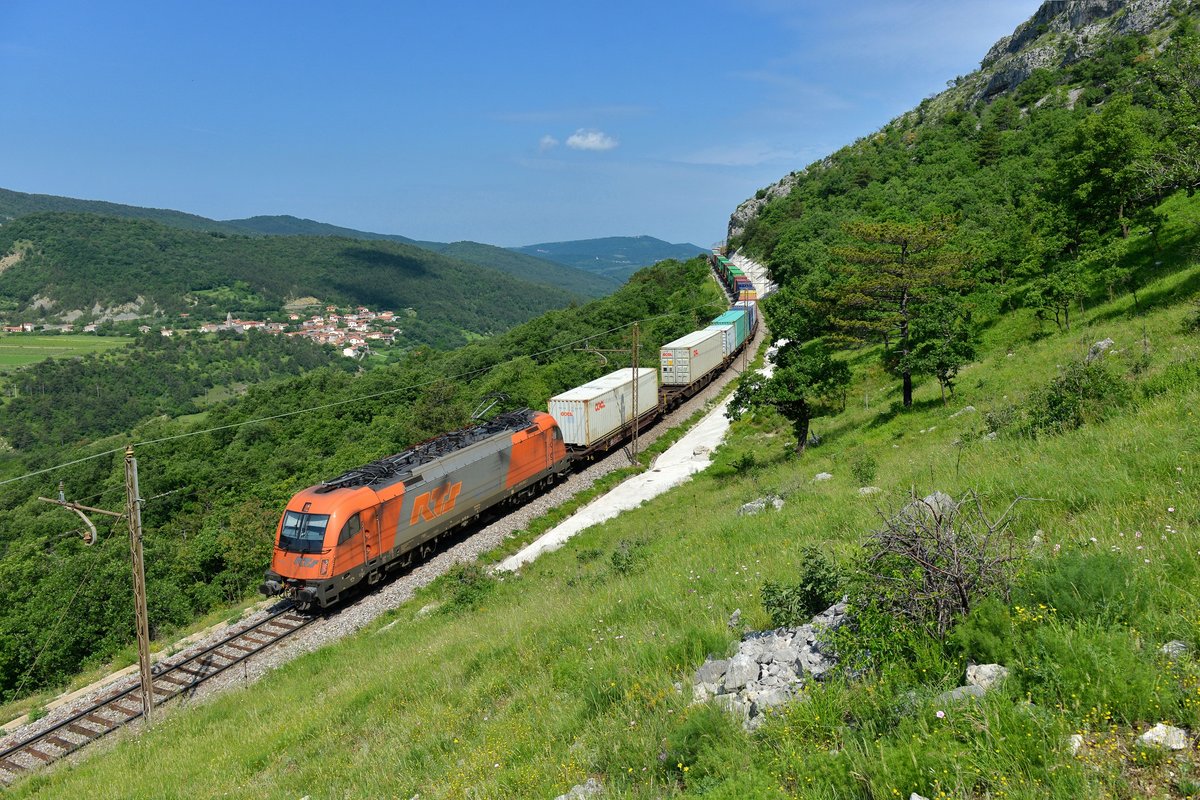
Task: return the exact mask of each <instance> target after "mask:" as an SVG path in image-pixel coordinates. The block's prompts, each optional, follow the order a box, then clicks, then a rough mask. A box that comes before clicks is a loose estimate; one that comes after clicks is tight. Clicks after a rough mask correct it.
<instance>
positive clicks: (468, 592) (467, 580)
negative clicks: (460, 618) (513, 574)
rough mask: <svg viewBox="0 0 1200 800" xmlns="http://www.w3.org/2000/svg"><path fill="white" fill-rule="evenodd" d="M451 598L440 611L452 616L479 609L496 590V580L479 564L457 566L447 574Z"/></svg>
mask: <svg viewBox="0 0 1200 800" xmlns="http://www.w3.org/2000/svg"><path fill="white" fill-rule="evenodd" d="M444 580H445V582H446V586H447V587H448V592H449V597H447V598H446V601H445V603H443V604H442V606H441V608H440V609H439V610H440V611H442V612H443V613H446V614H451V613H455V612H460V611H469V610H472V609H476V608H479V606H480V605H482V604H483V601H484V600H486V599H487V597H488V595H490V594H491V593H492V592H493V591H495V588H496V579H495V578H493V577H492V576H491V575H489V574H488V573H487V571H486V570H484V568H483V567H481V566H480V565H479V564H477V563H475V562H473V561H472V562H471V563H469V564H456V565H454V566H453V567H451V568H450V571H449V572H447V573H446V575H445V578H444Z"/></svg>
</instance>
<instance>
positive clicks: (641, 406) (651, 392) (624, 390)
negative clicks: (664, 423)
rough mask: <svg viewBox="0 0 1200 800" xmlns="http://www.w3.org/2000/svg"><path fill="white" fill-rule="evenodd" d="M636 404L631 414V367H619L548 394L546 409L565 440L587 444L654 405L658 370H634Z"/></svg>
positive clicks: (582, 444)
mask: <svg viewBox="0 0 1200 800" xmlns="http://www.w3.org/2000/svg"><path fill="white" fill-rule="evenodd" d="M637 404H638V411H637V414H634V413H633V370H632V369H619V370H617V371H616V372H610V373H609V374H608V375H605V376H603V377H600V378H597V379H596V380H594V381H591V382H589V383H585V384H584V385H583V386H578V387H576V388H574V389H570V390H569V391H566V392H563V393H562V394H559V395H555V396H554V397H551V398H550V408H549V411H550V416H552V417H554V419H555V421H556V422H557V423H558V427H559V429H560V430H561V431H562V434H563V439H564V441H566V443H567V444H570V445H575V446H577V447H590V446H591V445H593V444H595V443H596V442H598V441H601V440H602V439H604V438H605V437H607V436H610V435H612V434H613V433H616V432H617V431H618V430H619V429H620V428H621V426H622V425H625V424H626V423H628V422H631V421H632V420H633V418H634V417H635V416H638V417H640V416H642V415H643V414H645V413H647V412H649V411H651V410H652V409H653V408H654V407H655V406H657V405H658V370H655V369H650V368H649V367H644V368H641V369H639V370H638V397H637Z"/></svg>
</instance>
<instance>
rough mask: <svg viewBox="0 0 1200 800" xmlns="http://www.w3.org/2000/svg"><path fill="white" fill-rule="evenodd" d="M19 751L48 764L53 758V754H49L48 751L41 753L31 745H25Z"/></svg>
mask: <svg viewBox="0 0 1200 800" xmlns="http://www.w3.org/2000/svg"><path fill="white" fill-rule="evenodd" d="M21 752H22V753H28V754H29V755H31V756H33V757H34V758H36V759H37V760H38V761H41V762H42V763H43V764H49V763H51V762H52V761H54V760H55V757H54V756H52V755H50V754H49V753H43V752H42V751H41V750H38V749H37V748H36V747H33V746H29V747H26V748H25V749H24V750H22V751H21Z"/></svg>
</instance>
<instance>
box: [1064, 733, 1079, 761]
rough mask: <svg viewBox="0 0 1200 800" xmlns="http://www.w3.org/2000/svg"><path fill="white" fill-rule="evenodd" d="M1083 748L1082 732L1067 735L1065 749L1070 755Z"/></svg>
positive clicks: (1075, 754)
mask: <svg viewBox="0 0 1200 800" xmlns="http://www.w3.org/2000/svg"><path fill="white" fill-rule="evenodd" d="M1082 749H1083V734H1082V733H1072V734H1071V735H1070V736H1068V737H1067V750H1068V752H1070V754H1071V755H1072V756H1077V755H1079V751H1080V750H1082Z"/></svg>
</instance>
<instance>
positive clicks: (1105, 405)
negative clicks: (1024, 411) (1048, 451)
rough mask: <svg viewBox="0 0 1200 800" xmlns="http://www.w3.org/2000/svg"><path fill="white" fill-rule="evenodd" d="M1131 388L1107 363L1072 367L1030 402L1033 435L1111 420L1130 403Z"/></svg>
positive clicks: (1041, 389)
mask: <svg viewBox="0 0 1200 800" xmlns="http://www.w3.org/2000/svg"><path fill="white" fill-rule="evenodd" d="M1129 396H1130V392H1129V387H1128V385H1126V383H1125V382H1124V381H1123V380H1121V379H1120V378H1119V377H1118V376H1117V375H1115V374H1114V373H1113V372H1112V370H1110V369H1109V368H1108V367H1107V366H1105V364H1104V362H1103V361H1093V362H1092V363H1090V364H1086V363H1084V362H1081V361H1076V362H1072V363H1070V364H1068V365H1067V366H1066V367H1065V368H1063V370H1062V371H1061V372H1060V373H1059V375H1058V377H1056V378H1055V379H1054V380H1052V381H1050V383H1048V384H1046V385H1045V386H1043V387H1041V388H1040V389H1037V390H1035V391H1034V392H1033V394H1032V395H1031V396H1030V398H1029V417H1028V429H1029V432H1030V433H1033V434H1038V433H1061V432H1063V431H1070V430H1075V429H1076V428H1079V427H1081V426H1083V425H1084V424H1086V423H1089V422H1098V421H1100V420H1103V419H1105V418H1107V417H1108V416H1110V415H1111V414H1112V413H1114V412H1115V411H1116V410H1117V409H1118V408H1120V407H1121V406H1123V405H1125V403H1126V402H1128V400H1129Z"/></svg>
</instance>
